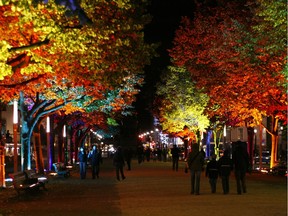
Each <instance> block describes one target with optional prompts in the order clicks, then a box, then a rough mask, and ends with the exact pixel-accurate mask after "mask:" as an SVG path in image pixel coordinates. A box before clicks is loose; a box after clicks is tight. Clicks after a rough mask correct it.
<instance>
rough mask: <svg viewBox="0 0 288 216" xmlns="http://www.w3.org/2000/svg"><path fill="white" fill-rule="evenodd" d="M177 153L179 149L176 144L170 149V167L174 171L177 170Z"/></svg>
mask: <svg viewBox="0 0 288 216" xmlns="http://www.w3.org/2000/svg"><path fill="white" fill-rule="evenodd" d="M179 154H180V149H179V148H178V147H177V146H176V145H173V148H172V149H171V155H172V169H173V170H176V171H178V163H179Z"/></svg>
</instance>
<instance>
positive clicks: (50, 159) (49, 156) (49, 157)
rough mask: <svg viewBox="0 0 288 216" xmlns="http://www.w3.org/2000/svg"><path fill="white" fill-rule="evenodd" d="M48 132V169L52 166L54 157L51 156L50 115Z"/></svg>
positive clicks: (47, 120)
mask: <svg viewBox="0 0 288 216" xmlns="http://www.w3.org/2000/svg"><path fill="white" fill-rule="evenodd" d="M46 134H47V158H48V170H51V167H52V157H51V144H50V117H49V116H47V118H46Z"/></svg>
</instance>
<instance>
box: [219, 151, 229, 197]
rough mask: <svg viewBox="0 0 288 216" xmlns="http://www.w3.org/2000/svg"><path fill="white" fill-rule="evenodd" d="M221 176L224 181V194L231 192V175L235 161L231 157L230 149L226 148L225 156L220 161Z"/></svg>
mask: <svg viewBox="0 0 288 216" xmlns="http://www.w3.org/2000/svg"><path fill="white" fill-rule="evenodd" d="M218 165H219V176H220V178H221V182H222V189H223V194H228V193H229V189H230V188H229V177H230V173H231V170H232V169H233V162H232V159H231V158H230V155H229V151H228V150H225V151H224V154H223V156H222V157H221V158H220V159H219V161H218Z"/></svg>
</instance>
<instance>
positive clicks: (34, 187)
mask: <svg viewBox="0 0 288 216" xmlns="http://www.w3.org/2000/svg"><path fill="white" fill-rule="evenodd" d="M31 175H32V172H30V171H27V170H26V171H25V172H17V173H11V174H9V176H10V177H11V178H12V184H13V187H14V189H15V190H16V191H17V193H18V195H19V194H20V192H21V191H38V190H39V189H40V188H41V187H42V188H43V189H45V190H46V188H45V183H46V181H44V179H42V180H40V181H39V180H38V178H37V177H32V176H31ZM30 176H31V177H30ZM40 179H41V178H40Z"/></svg>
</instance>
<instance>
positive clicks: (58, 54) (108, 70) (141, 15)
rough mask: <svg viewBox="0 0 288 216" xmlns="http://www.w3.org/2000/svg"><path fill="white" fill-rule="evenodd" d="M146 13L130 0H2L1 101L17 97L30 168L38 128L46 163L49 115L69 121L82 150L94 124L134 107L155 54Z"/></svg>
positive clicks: (109, 122) (112, 122)
mask: <svg viewBox="0 0 288 216" xmlns="http://www.w3.org/2000/svg"><path fill="white" fill-rule="evenodd" d="M149 20H150V17H149V15H147V14H146V12H145V5H144V4H143V3H141V2H138V1H130V0H120V1H119V0H112V1H110V0H109V1H107V0H97V1H89V0H83V1H81V4H80V2H79V1H76V0H63V1H51V0H50V1H35V0H34V1H33V0H23V1H15V0H4V1H1V2H0V22H1V28H0V100H1V102H2V103H10V102H11V101H14V100H17V101H18V103H19V110H20V113H21V125H22V127H21V145H22V155H23V158H24V163H23V167H22V169H30V168H31V152H30V149H31V148H30V146H31V137H32V135H34V136H33V137H34V138H35V142H34V145H35V149H37V150H38V153H37V156H38V157H37V168H38V170H39V172H43V170H44V163H43V156H42V154H41V152H39V151H41V149H42V148H41V139H40V135H39V132H40V128H41V122H42V120H43V119H45V117H47V116H51V117H53V119H54V120H53V122H56V123H58V124H57V127H56V126H55V130H56V129H57V130H58V132H59V133H58V134H59V135H60V134H62V133H61V132H62V130H63V126H64V124H69V125H70V126H71V130H72V135H73V137H72V141H73V142H74V147H75V149H74V150H75V151H77V147H78V146H79V145H82V143H83V140H84V137H85V136H86V135H87V133H88V132H89V131H90V129H94V130H98V129H107V128H109V125H115V124H117V120H118V119H119V118H121V116H122V115H127V114H129V112H130V111H131V109H130V108H131V104H132V102H133V101H134V100H135V95H136V94H137V93H138V92H139V86H141V84H142V83H143V77H142V73H143V68H144V66H145V65H147V64H149V63H150V58H151V57H152V56H153V55H154V47H153V45H149V44H145V43H144V35H143V28H144V26H145V24H147V23H148V22H149ZM57 130H56V131H57ZM60 137H61V136H59V139H60ZM37 138H38V139H37ZM53 139H54V138H53ZM51 142H53V140H51ZM61 149H62V147H61V146H59V151H60V156H61ZM76 155H77V154H76ZM59 160H63V158H59ZM49 169H50V168H49Z"/></svg>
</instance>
